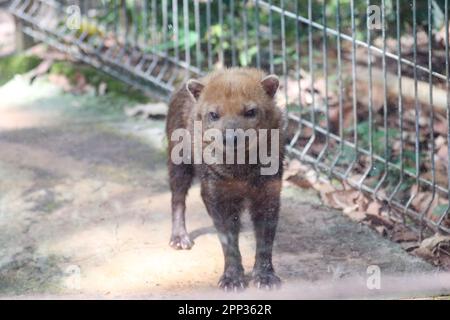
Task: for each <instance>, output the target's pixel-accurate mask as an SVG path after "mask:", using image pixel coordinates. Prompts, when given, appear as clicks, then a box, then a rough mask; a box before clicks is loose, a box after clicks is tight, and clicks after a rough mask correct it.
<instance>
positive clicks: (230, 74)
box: [166, 68, 283, 289]
mask: <svg viewBox="0 0 450 320" xmlns="http://www.w3.org/2000/svg"><path fill="white" fill-rule="evenodd" d="M265 77H266V74H264V73H263V72H262V71H259V70H256V69H242V68H232V69H226V70H221V71H216V72H213V73H211V74H209V75H207V76H206V77H204V78H202V79H199V80H198V82H192V83H191V87H190V83H189V82H188V84H187V85H184V86H182V87H181V89H179V90H178V91H177V92H176V93H175V94H174V95H173V97H172V100H171V102H170V106H169V113H168V118H167V127H166V131H167V137H168V140H169V155H170V154H171V151H172V149H173V147H174V145H175V143H176V142H172V141H171V139H170V137H171V134H172V132H173V131H174V130H175V129H178V128H185V129H188V130H189V131H190V132H191V134H193V123H194V120H200V121H202V124H203V130H207V129H210V128H216V129H219V130H221V131H223V132H225V130H226V129H238V128H240V129H244V130H246V129H249V128H254V129H280V131H281V127H282V126H281V121H282V120H281V119H282V117H281V111H280V110H279V109H278V108H277V107H276V105H275V101H274V97H273V95H271V94H269V92H271V90H273V88H274V89H275V91H276V89H277V87H278V82H276V87H271V86H270V84H271V83H270V82H269V84H266V83H265V82H262V81H263V79H265ZM273 93H274V92H273ZM252 108H255V109H256V116H255V117H251V118H249V117H246V116H244V115H245V112H246V111H248V110H249V109H252ZM211 112H215V113H217V114H218V115H219V116H220V118H219V119H217V120H215V121H211V119H210V113H211ZM282 141H283V138H282V136H281V134H280V141H279V145H280V149H279V150H278V152H279V155H280V159H279V164H280V166H279V170H278V172H277V173H276V174H274V175H271V176H264V175H261V173H260V168H261V165H260V164H259V163H257V164H233V165H231V164H229V165H227V164H223V165H220V164H214V165H206V164H200V165H195V166H194V165H190V164H181V165H175V164H173V163H172V161H171V160H170V159H169V161H168V166H169V175H170V185H171V191H172V237H171V246H173V247H174V248H176V249H189V248H190V247H191V246H192V245H193V242H192V241H191V239H190V238H189V235H188V233H187V231H186V227H185V216H184V211H185V198H186V194H187V191H188V189H189V187H190V185H191V182H192V179H193V177H194V173H196V174H197V175H198V176H199V178H200V182H201V193H202V198H203V201H204V203H205V206H206V208H207V210H208V213H209V215H210V216H211V217H212V219H213V222H214V225H215V227H216V229H217V231H218V234H219V239H220V240H221V243H222V248H223V251H224V256H225V270H224V274H223V276H222V278H221V280H220V286H221V287H223V288H225V289H240V288H243V287H245V286H246V285H247V281H246V280H245V277H244V270H243V267H242V263H241V256H240V253H239V248H238V235H239V226H240V223H239V216H240V213H241V212H242V211H243V210H244V209H245V208H247V209H249V212H250V215H251V217H252V220H253V222H254V226H255V234H256V242H257V249H256V260H255V267H254V270H253V275H254V280H255V282H256V283H257V284H258V286H268V287H273V286H278V285H279V284H280V280H279V278H278V277H277V276H276V275H275V273H274V270H273V267H272V244H273V240H274V237H275V230H276V225H277V221H278V211H279V205H280V191H281V175H282V158H283V144H282Z"/></svg>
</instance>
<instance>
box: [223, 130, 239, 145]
mask: <svg viewBox="0 0 450 320" xmlns="http://www.w3.org/2000/svg"><path fill="white" fill-rule="evenodd" d="M237 141H238V137H237V135H236V134H235V133H234V132H233V133H230V132H229V133H225V134H224V135H223V144H224V145H227V146H234V147H235V146H237Z"/></svg>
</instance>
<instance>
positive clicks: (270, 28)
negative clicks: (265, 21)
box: [269, 0, 298, 74]
mask: <svg viewBox="0 0 450 320" xmlns="http://www.w3.org/2000/svg"><path fill="white" fill-rule="evenodd" d="M295 5H296V7H298V2H297V1H295ZM297 25H298V22H297ZM269 32H270V35H269V60H270V73H271V74H274V73H275V70H274V69H275V68H274V64H273V16H272V0H269ZM295 40H296V41H297V43H298V37H297V36H296V37H295Z"/></svg>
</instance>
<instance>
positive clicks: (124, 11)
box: [122, 0, 129, 46]
mask: <svg viewBox="0 0 450 320" xmlns="http://www.w3.org/2000/svg"><path fill="white" fill-rule="evenodd" d="M122 19H123V20H122V21H123V25H124V27H125V35H124V41H125V46H128V33H129V25H128V15H127V4H126V1H125V0H122Z"/></svg>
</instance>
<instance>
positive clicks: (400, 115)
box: [388, 0, 405, 222]
mask: <svg viewBox="0 0 450 320" xmlns="http://www.w3.org/2000/svg"><path fill="white" fill-rule="evenodd" d="M396 8H397V12H396V18H397V19H396V20H397V54H398V57H399V59H398V60H397V77H398V92H399V93H398V127H399V129H400V137H399V139H400V154H399V158H400V159H399V160H400V179H399V181H398V184H397V186H396V187H395V188H394V190H393V191H392V194H391V196H390V197H389V199H388V203H389V205H390V204H391V201H392V199H393V198H394V197H395V195H396V194H397V193H398V191H399V190H400V187H401V186H402V184H403V175H404V171H405V169H404V141H403V88H402V63H401V57H402V41H401V36H402V35H401V11H400V10H401V8H400V0H396ZM402 218H403V222H405V215H404V214H403V215H402Z"/></svg>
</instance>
